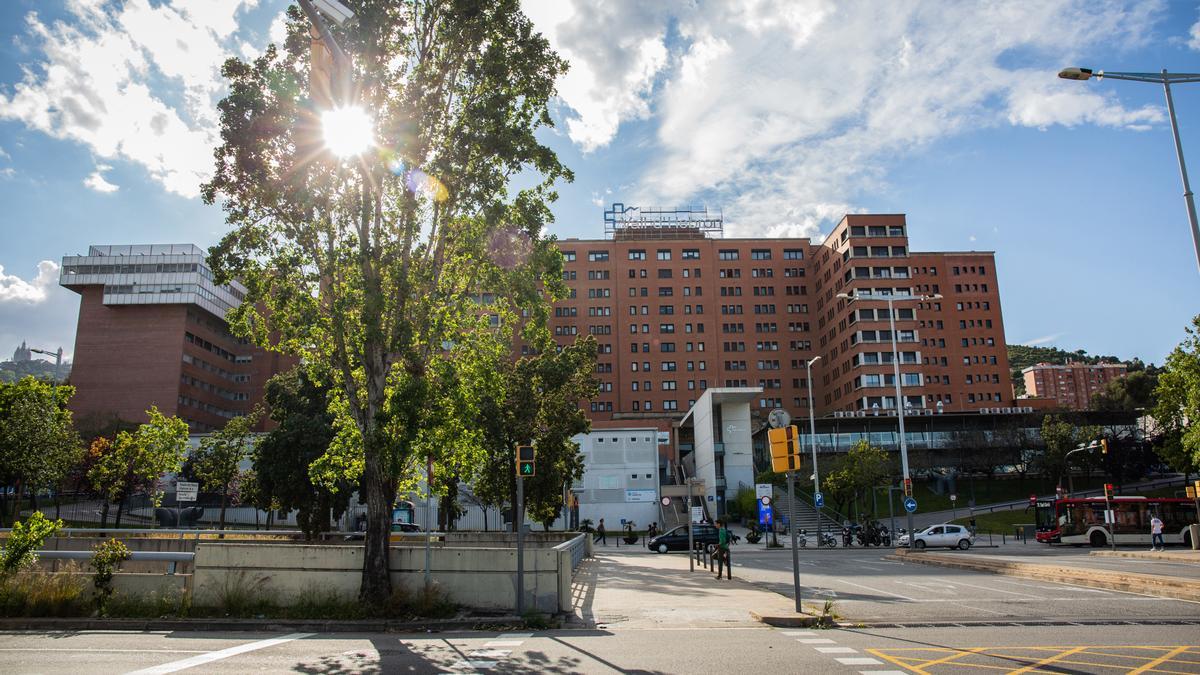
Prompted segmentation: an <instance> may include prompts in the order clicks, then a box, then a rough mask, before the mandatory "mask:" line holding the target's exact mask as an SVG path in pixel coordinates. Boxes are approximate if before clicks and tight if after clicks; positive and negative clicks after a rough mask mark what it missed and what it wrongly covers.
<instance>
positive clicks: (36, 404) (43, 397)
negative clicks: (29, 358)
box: [0, 377, 83, 522]
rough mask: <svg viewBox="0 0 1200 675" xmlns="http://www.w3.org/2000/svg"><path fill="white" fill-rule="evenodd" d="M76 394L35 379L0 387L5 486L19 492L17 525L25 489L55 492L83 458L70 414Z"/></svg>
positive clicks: (0, 467) (0, 468)
mask: <svg viewBox="0 0 1200 675" xmlns="http://www.w3.org/2000/svg"><path fill="white" fill-rule="evenodd" d="M74 392H75V389H74V388H73V387H68V386H55V385H53V384H51V383H48V382H43V381H41V380H37V379H34V378H32V377H26V378H23V379H21V380H19V381H17V382H15V383H12V384H3V383H0V482H2V483H4V484H8V485H13V486H14V487H15V490H14V493H15V494H14V499H13V503H12V519H13V520H16V517H17V513H18V507H17V505H18V503H19V502H20V499H21V494H22V492H23V491H24V490H25V489H26V488H28V489H29V490H30V493H31V494H32V493H34V492H36V490H37V489H38V488H44V487H56V486H57V485H58V484H59V483H60V482H61V481H62V480H63V478H65V477H66V475H67V474H68V472H69V471H70V470H71V467H72V466H74V465H75V464H77V463H78V462H79V460H80V459H81V458H82V456H83V444H82V442H81V441H80V440H79V434H77V433H76V432H75V430H74V428H73V427H72V426H71V412H70V410H68V409H67V403H68V401H70V399H71V396H72V395H73V394H74ZM3 520H4V519H3V518H0V522H3Z"/></svg>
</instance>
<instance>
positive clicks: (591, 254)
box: [588, 251, 608, 262]
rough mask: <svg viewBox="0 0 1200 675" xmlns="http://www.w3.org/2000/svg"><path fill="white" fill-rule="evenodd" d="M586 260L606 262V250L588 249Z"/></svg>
mask: <svg viewBox="0 0 1200 675" xmlns="http://www.w3.org/2000/svg"><path fill="white" fill-rule="evenodd" d="M588 262H608V251H588Z"/></svg>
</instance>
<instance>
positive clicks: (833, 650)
mask: <svg viewBox="0 0 1200 675" xmlns="http://www.w3.org/2000/svg"><path fill="white" fill-rule="evenodd" d="M813 649H815V650H817V651H818V652H820V653H822V654H857V653H858V650H857V649H855V648H853V647H813Z"/></svg>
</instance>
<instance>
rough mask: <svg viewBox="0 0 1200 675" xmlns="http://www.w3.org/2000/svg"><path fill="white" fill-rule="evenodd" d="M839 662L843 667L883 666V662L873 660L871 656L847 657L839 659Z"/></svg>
mask: <svg viewBox="0 0 1200 675" xmlns="http://www.w3.org/2000/svg"><path fill="white" fill-rule="evenodd" d="M837 662H838V663H840V664H842V665H843V666H882V665H883V661H880V660H879V659H873V658H871V657H869V656H846V657H842V658H840V659H837Z"/></svg>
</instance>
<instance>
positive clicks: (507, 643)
mask: <svg viewBox="0 0 1200 675" xmlns="http://www.w3.org/2000/svg"><path fill="white" fill-rule="evenodd" d="M483 646H484V647H485V648H491V647H520V646H521V640H492V641H491V642H485V643H483Z"/></svg>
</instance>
